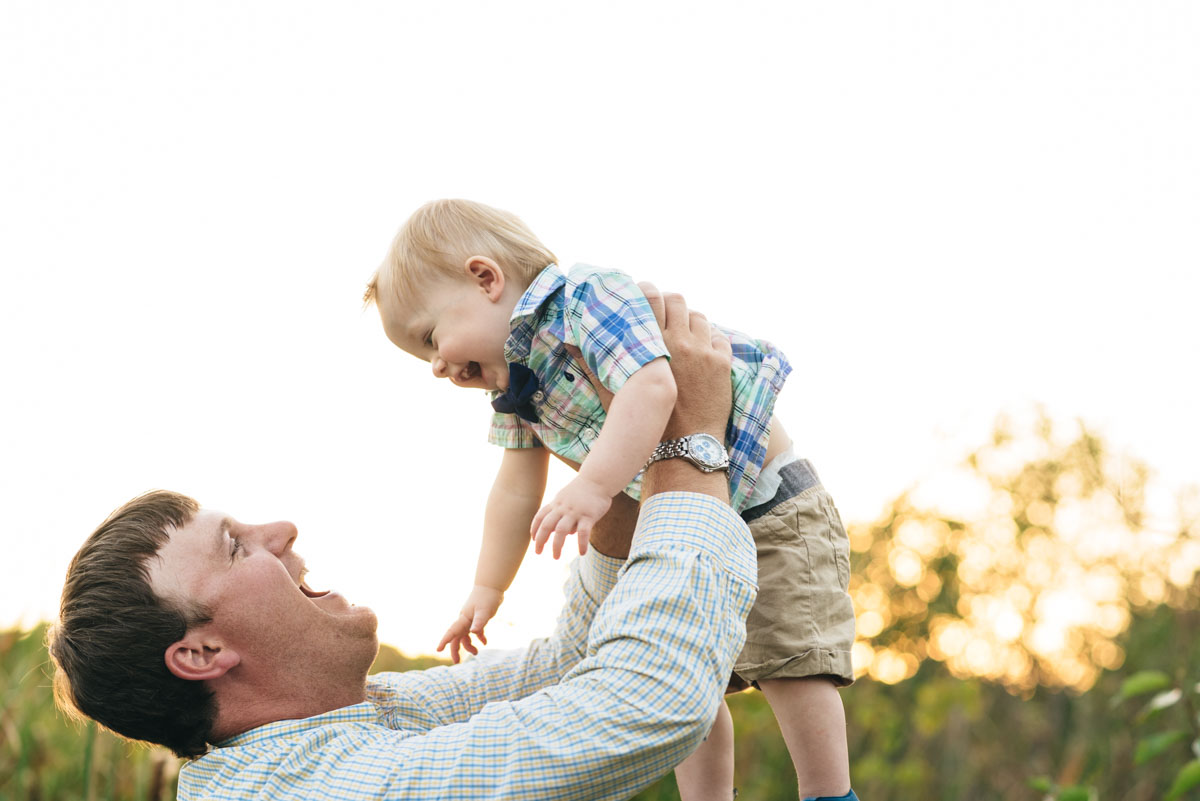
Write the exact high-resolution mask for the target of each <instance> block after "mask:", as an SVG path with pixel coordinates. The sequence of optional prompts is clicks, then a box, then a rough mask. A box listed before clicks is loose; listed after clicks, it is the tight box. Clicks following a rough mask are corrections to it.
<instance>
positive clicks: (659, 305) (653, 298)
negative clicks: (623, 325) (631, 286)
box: [638, 281, 663, 320]
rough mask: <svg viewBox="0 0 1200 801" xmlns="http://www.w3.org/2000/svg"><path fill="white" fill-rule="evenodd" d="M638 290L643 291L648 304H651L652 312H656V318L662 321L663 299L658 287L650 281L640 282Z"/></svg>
mask: <svg viewBox="0 0 1200 801" xmlns="http://www.w3.org/2000/svg"><path fill="white" fill-rule="evenodd" d="M638 289H640V290H642V294H643V295H645V296H646V302H647V303H649V304H650V310H651V311H653V312H654V316H655V317H658V318H659V319H660V320H661V319H662V310H663V297H662V293H661V292H659V291H658V287H656V286H655V285H654V284H652V283H650V282H649V281H639V282H638Z"/></svg>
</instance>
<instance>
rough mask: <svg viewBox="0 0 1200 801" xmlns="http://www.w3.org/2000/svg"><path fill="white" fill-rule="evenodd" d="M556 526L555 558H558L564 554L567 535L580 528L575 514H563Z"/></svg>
mask: <svg viewBox="0 0 1200 801" xmlns="http://www.w3.org/2000/svg"><path fill="white" fill-rule="evenodd" d="M554 528H555V531H554V558H555V559H557V558H558V557H559V556H561V555H562V549H563V544H564V543H565V542H566V541H567V537H568V536H569V535H570V534H573V533H574V532H575V529H576V528H578V521H577V520H576V518H575V515H563V516H562V518H561V519H559V521H558V525H557V526H555V527H554Z"/></svg>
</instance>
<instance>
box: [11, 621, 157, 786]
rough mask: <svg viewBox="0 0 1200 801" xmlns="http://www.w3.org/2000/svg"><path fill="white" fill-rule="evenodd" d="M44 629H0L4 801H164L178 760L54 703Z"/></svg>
mask: <svg viewBox="0 0 1200 801" xmlns="http://www.w3.org/2000/svg"><path fill="white" fill-rule="evenodd" d="M45 638H46V627H45V626H38V627H37V628H35V629H33V630H32V631H3V632H0V699H2V700H3V708H2V711H0V801H48V800H49V799H54V801H105V800H111V801H116V800H117V799H120V800H121V801H125V800H126V799H130V800H131V801H159V799H168V798H174V797H175V781H176V774H177V773H178V765H179V760H177V759H176V758H175V757H174V756H173V755H172V754H171V753H170V752H169V751H166V750H165V749H162V748H148V747H145V746H141V745H135V744H133V743H130V742H128V741H126V740H124V739H122V738H120V737H117V736H116V735H114V734H112V733H111V732H108V731H104V730H102V729H100V728H99V727H98V726H96V725H95V724H94V723H88V724H86V725H84V724H79V723H76V722H74V721H71V720H69V719H67V718H66V716H64V715H63V714H62V713H61V712H60V711H58V709H56V708H55V706H54V697H53V692H52V690H51V676H52V672H51V670H52V669H51V665H50V662H49V658H48V655H47V653H46V648H45Z"/></svg>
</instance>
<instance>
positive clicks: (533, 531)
mask: <svg viewBox="0 0 1200 801" xmlns="http://www.w3.org/2000/svg"><path fill="white" fill-rule="evenodd" d="M553 508H554V507H553V505H552V504H546V505H545V506H543V507H542V508H541V509H538V513H537V514H536V515H534V516H533V522H532V523H530V524H529V536H530V537H535V538H536V537H537V533H538V529H540V528H541V527H542V522H543V521H544V520H545V519H546V515H548V514H550V512H551V510H552V509H553ZM538 553H541V551H538Z"/></svg>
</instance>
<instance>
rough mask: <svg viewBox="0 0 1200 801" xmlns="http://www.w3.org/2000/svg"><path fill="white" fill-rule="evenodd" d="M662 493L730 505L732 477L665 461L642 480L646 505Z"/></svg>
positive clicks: (682, 462)
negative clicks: (697, 495) (691, 494)
mask: <svg viewBox="0 0 1200 801" xmlns="http://www.w3.org/2000/svg"><path fill="white" fill-rule="evenodd" d="M660 492H698V493H702V494H704V495H711V496H712V497H714V498H716V499H717V500H719V501H724V502H725V503H729V477H728V476H727V475H726V474H725V472H724V471H723V470H718V471H716V472H712V473H705V472H703V471H701V470H700V468H698V467H696V466H695V465H694V464H692V463H691V462H688V461H687V460H686V459H664V460H662V461H658V462H654V463H653V464H651V465H650V466H649V467H647V468H646V472H645V474H644V475H643V476H642V500H643V501H645V499H647V498H649V497H651V496H652V495H657V494H658V493H660Z"/></svg>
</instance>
